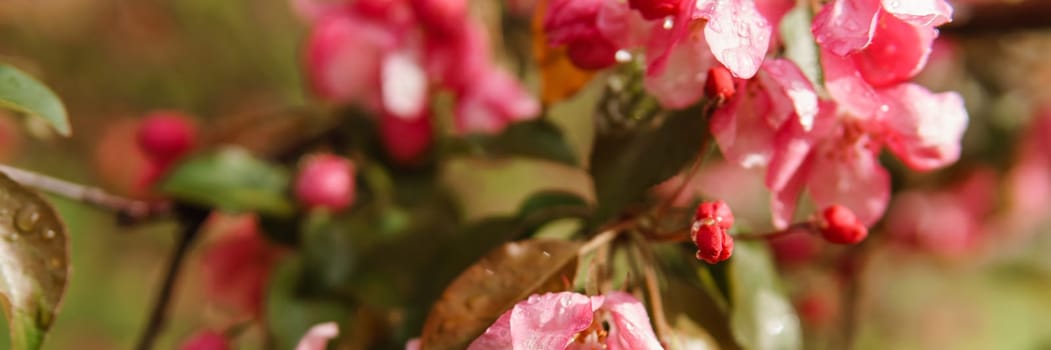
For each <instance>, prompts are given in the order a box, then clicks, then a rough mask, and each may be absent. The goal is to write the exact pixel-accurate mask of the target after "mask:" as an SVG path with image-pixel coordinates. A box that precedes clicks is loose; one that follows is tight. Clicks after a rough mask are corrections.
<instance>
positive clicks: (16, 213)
mask: <svg viewBox="0 0 1051 350" xmlns="http://www.w3.org/2000/svg"><path fill="white" fill-rule="evenodd" d="M0 217H2V220H0V262H2V263H0V294H2V296H3V298H4V303H3V306H4V308H5V315H6V316H7V322H8V325H9V327H10V329H11V344H12V347H13V348H15V349H19V350H22V349H39V348H40V346H41V344H42V343H43V341H44V335H45V333H46V332H47V331H48V329H49V328H51V325H52V323H53V322H54V320H55V316H56V313H57V311H58V307H59V304H60V303H61V302H62V297H63V295H64V293H65V291H66V284H67V280H68V278H69V243H68V238H67V234H66V228H65V226H64V225H63V224H62V220H61V219H60V218H59V216H58V213H56V212H55V210H54V209H53V208H52V207H51V205H50V204H48V203H47V202H46V201H45V200H44V199H43V198H41V197H40V196H39V195H37V194H36V193H35V192H33V191H30V190H28V189H26V188H24V187H22V186H21V185H19V184H18V183H16V182H14V181H13V180H11V179H10V178H8V177H7V176H5V175H2V174H0Z"/></svg>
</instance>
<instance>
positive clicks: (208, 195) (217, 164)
mask: <svg viewBox="0 0 1051 350" xmlns="http://www.w3.org/2000/svg"><path fill="white" fill-rule="evenodd" d="M289 182H290V179H289V175H288V173H287V172H286V171H285V170H284V169H282V168H280V167H277V166H274V165H272V164H269V163H267V162H264V161H262V160H259V159H257V158H255V157H253V156H252V155H251V154H249V153H248V152H246V151H244V150H243V149H240V148H236V147H228V148H224V149H221V150H219V151H216V152H214V153H208V154H203V155H199V156H196V157H194V158H191V159H188V160H186V161H184V162H183V163H181V164H179V166H178V167H177V168H175V169H174V170H173V171H172V172H171V173H170V174H169V175H168V177H166V178H165V179H164V182H163V183H161V187H160V188H161V191H163V192H164V193H167V194H169V195H171V196H172V197H173V198H177V199H181V200H185V201H188V202H192V203H196V204H200V205H205V206H210V207H216V208H220V209H223V210H228V211H235V212H239V211H255V212H259V213H262V214H271V215H275V216H287V215H290V214H292V213H293V211H294V210H295V209H294V207H293V205H292V203H291V202H290V201H289V199H288V197H287V196H286V193H287V190H288V187H289Z"/></svg>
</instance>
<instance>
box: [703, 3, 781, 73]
mask: <svg viewBox="0 0 1051 350" xmlns="http://www.w3.org/2000/svg"><path fill="white" fill-rule="evenodd" d="M771 33H772V28H771V27H770V23H768V22H767V21H766V18H764V17H763V16H762V15H761V14H759V11H758V10H757V9H756V8H755V3H754V2H752V1H739V0H718V1H715V5H714V7H713V8H712V12H711V15H710V16H709V17H708V24H707V25H705V27H704V38H705V39H706V40H707V41H708V45H709V46H711V48H712V54H713V55H715V58H716V59H717V60H719V62H721V63H722V64H723V65H724V66H726V68H727V69H729V70H730V72H733V73H734V75H735V76H737V77H738V78H743V79H748V78H751V77H752V76H754V75H755V73H756V72H757V71H758V70H759V66H760V65H761V64H762V63H763V59H764V58H765V57H766V50H767V49H768V48H769V47H770V35H771Z"/></svg>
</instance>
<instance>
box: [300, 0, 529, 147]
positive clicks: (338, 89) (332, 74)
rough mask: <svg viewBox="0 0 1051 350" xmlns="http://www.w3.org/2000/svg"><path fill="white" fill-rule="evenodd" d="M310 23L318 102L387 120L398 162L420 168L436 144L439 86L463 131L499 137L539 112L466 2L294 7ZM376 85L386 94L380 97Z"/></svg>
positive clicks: (398, 0) (311, 72)
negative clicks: (433, 102) (433, 104)
mask: <svg viewBox="0 0 1051 350" xmlns="http://www.w3.org/2000/svg"><path fill="white" fill-rule="evenodd" d="M292 5H293V7H294V8H295V9H296V10H297V12H299V13H300V15H301V16H303V17H304V18H306V19H307V20H309V21H311V22H312V31H311V33H310V38H309V39H308V42H307V46H306V52H305V62H306V65H307V67H306V68H307V76H308V78H309V80H310V83H311V86H312V87H313V90H314V91H315V93H316V94H318V95H319V96H320V97H321V98H323V99H325V100H327V101H331V102H334V103H356V104H359V105H360V106H362V107H364V108H367V109H369V110H371V111H373V112H376V113H377V114H378V115H380V120H379V124H380V129H381V130H380V131H381V132H380V134H381V135H382V136H383V142H384V143H385V144H386V145H387V148H388V151H389V153H390V154H391V156H392V158H394V159H395V160H399V161H402V162H412V161H414V160H416V158H418V157H419V156H420V154H422V153H423V152H424V151H426V149H427V148H428V146H429V144H430V139H431V138H432V131H431V130H432V122H431V120H430V111H429V108H428V107H429V104H430V103H429V102H430V99H431V96H432V95H433V93H434V92H435V89H436V87H441V88H445V89H448V90H449V91H451V92H452V93H453V95H454V96H455V99H456V107H455V109H456V110H455V116H456V118H455V125H456V129H457V130H458V131H459V132H463V133H471V132H485V133H491V132H498V131H500V130H502V129H503V128H504V127H505V126H506V125H507V124H508V123H510V122H514V121H519V120H525V119H530V118H534V117H536V115H537V113H538V112H539V104H538V103H537V102H536V101H535V99H534V98H532V97H531V96H530V95H529V94H528V93H527V92H526V91H525V89H524V87H522V86H521V85H520V84H519V82H518V81H517V80H516V79H515V78H514V77H513V76H512V75H511V74H510V73H508V72H507V71H506V70H504V69H503V68H500V67H499V66H498V65H497V64H496V63H495V62H494V60H493V58H492V57H491V54H490V47H489V39H488V37H487V33H486V28H485V27H484V26H483V25H482V23H480V22H479V21H477V20H474V19H472V18H471V17H470V16H468V13H467V5H466V1H465V0H411V1H410V0H394V1H385V0H348V1H339V2H321V1H315V0H293V2H292ZM376 87H379V88H378V89H377V88H376Z"/></svg>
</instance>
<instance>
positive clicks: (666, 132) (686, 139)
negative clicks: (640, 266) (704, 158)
mask: <svg viewBox="0 0 1051 350" xmlns="http://www.w3.org/2000/svg"><path fill="white" fill-rule="evenodd" d="M640 129H641V130H640ZM706 133H707V119H706V118H705V116H704V115H703V113H702V111H701V108H700V106H696V107H694V108H689V109H686V110H682V111H676V112H672V113H671V114H670V115H668V116H667V118H665V119H664V120H663V122H662V123H660V125H657V126H653V127H641V128H636V129H631V130H629V131H627V132H621V133H615V134H607V135H600V136H599V137H598V139H597V140H596V142H595V149H594V150H593V151H592V152H591V169H590V173H591V175H592V177H593V178H594V180H595V193H596V196H597V199H598V210H597V212H596V214H595V216H596V217H595V221H596V222H599V223H601V222H604V221H605V220H608V219H609V218H611V217H612V216H614V215H616V214H617V213H618V212H619V211H621V210H623V209H624V207H625V206H627V205H629V204H631V203H632V202H634V201H637V200H639V199H641V198H642V196H643V195H644V194H645V193H646V190H648V189H649V188H650V187H652V186H654V185H656V184H658V183H660V182H662V181H664V180H667V179H668V178H670V177H672V176H674V175H675V174H676V173H678V172H679V171H680V170H681V169H682V168H683V167H684V166H686V165H687V164H689V162H690V161H691V160H693V159H695V157H697V155H698V154H700V152H701V144H702V142H703V140H704V138H705V135H706Z"/></svg>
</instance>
